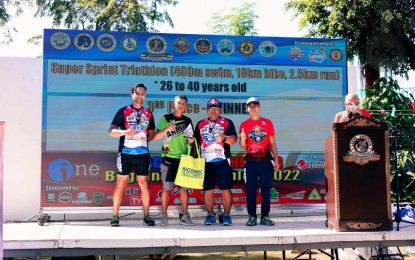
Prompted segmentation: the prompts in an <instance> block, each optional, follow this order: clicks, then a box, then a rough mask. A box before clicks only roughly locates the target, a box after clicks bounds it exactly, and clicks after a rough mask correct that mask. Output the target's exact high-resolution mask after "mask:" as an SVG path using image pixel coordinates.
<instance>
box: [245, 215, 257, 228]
mask: <svg viewBox="0 0 415 260" xmlns="http://www.w3.org/2000/svg"><path fill="white" fill-rule="evenodd" d="M256 224H257V222H256V217H254V216H249V219H248V221H247V222H246V224H245V225H247V226H256Z"/></svg>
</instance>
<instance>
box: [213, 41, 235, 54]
mask: <svg viewBox="0 0 415 260" xmlns="http://www.w3.org/2000/svg"><path fill="white" fill-rule="evenodd" d="M216 49H217V50H218V52H219V53H220V54H222V55H231V54H232V53H233V52H234V51H235V44H234V43H233V42H232V41H231V40H228V39H223V40H220V41H219V42H218V44H217V45H216Z"/></svg>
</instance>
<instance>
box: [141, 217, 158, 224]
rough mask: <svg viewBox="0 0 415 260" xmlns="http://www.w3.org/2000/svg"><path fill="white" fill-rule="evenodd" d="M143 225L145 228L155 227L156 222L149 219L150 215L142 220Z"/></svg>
mask: <svg viewBox="0 0 415 260" xmlns="http://www.w3.org/2000/svg"><path fill="white" fill-rule="evenodd" d="M143 222H144V225H146V226H155V225H156V222H154V220H153V219H152V218H151V217H150V215H147V216H145V217H144V219H143Z"/></svg>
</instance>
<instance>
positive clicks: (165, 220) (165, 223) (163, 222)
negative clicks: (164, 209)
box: [160, 215, 169, 226]
mask: <svg viewBox="0 0 415 260" xmlns="http://www.w3.org/2000/svg"><path fill="white" fill-rule="evenodd" d="M168 225H169V217H168V216H167V215H161V218H160V226H168Z"/></svg>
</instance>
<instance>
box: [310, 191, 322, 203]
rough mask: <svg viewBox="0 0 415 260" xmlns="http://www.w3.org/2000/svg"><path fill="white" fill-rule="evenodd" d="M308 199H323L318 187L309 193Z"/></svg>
mask: <svg viewBox="0 0 415 260" xmlns="http://www.w3.org/2000/svg"><path fill="white" fill-rule="evenodd" d="M308 200H321V196H320V194H319V193H318V191H317V190H316V189H313V190H312V191H311V193H310V195H308Z"/></svg>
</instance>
